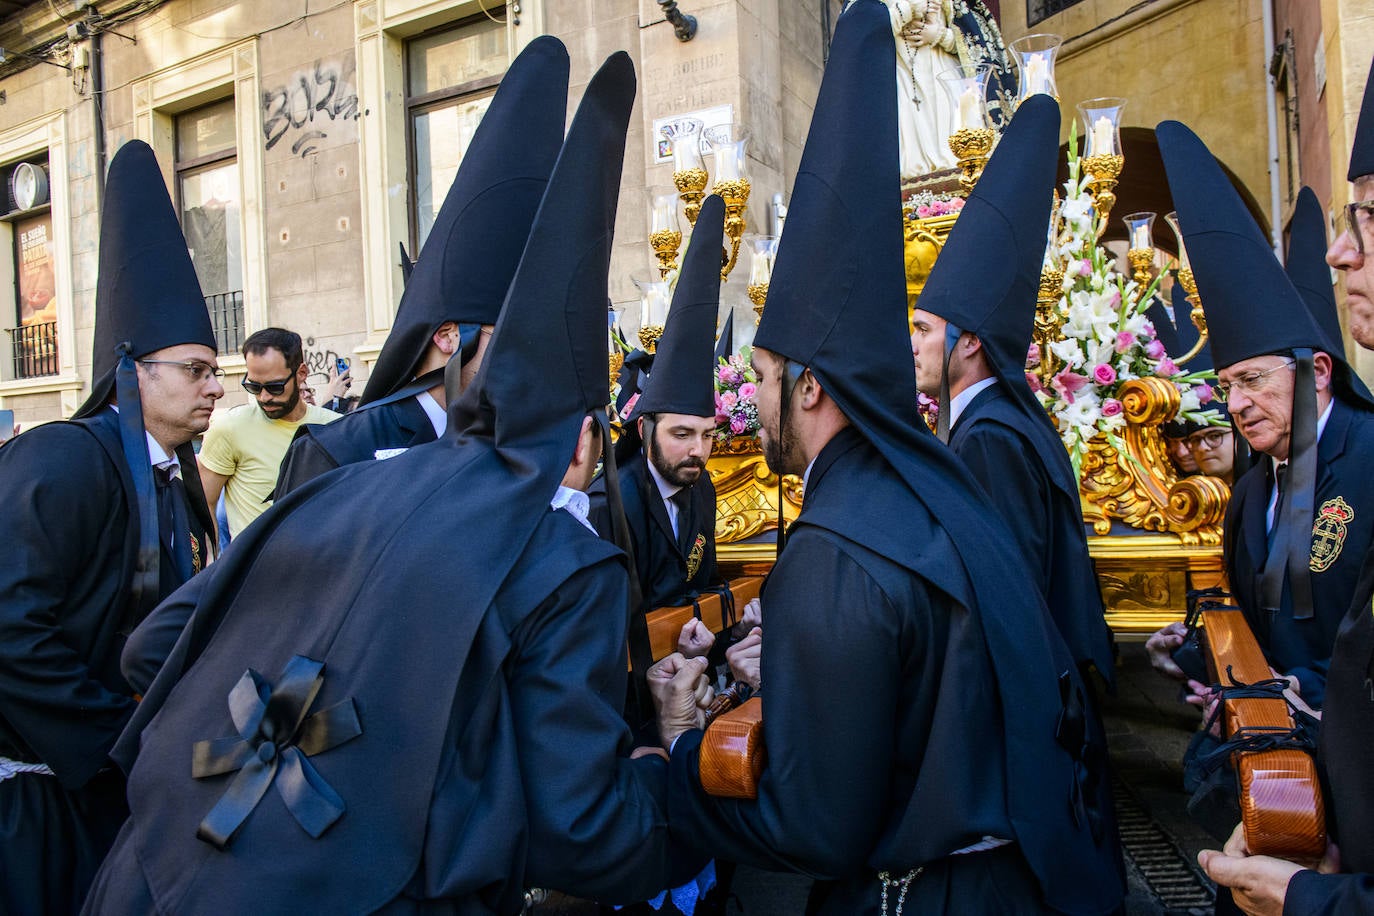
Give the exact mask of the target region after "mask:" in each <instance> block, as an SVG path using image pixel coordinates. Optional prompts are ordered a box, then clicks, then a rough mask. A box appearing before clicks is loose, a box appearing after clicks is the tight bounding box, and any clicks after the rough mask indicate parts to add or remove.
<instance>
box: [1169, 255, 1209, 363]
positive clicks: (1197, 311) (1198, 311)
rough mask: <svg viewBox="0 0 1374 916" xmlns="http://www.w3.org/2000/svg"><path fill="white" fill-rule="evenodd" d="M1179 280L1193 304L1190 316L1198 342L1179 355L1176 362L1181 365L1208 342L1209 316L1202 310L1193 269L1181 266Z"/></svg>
mask: <svg viewBox="0 0 1374 916" xmlns="http://www.w3.org/2000/svg"><path fill="white" fill-rule="evenodd" d="M1178 282H1180V283H1182V284H1183V292H1184V293H1185V294H1186V298H1187V300H1188V304H1189V305H1191V306H1192V309H1191V311H1189V313H1188V317H1189V318H1191V319H1192V320H1193V325H1194V326H1195V327H1196V328H1197V332H1198V334H1197V343H1195V344H1193V346H1192V349H1190V350H1189V351H1188V352H1187V353H1185V354H1183V355H1182V356H1181V357H1179V358H1178V359H1177V360H1175V362H1177V363H1179V364H1180V365H1181V364H1183V363H1186V362H1188V360H1190V359H1192V358H1193V357H1194V356H1197V355H1198V352H1199V351H1200V350H1201V349H1202V348H1203V346H1204V345H1205V344H1206V343H1207V316H1206V314H1204V313H1203V311H1202V298H1201V297H1200V296H1198V294H1197V280H1195V279H1194V278H1193V271H1192V270H1191V269H1190V268H1187V267H1180V268H1179V270H1178Z"/></svg>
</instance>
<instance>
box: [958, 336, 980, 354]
mask: <svg viewBox="0 0 1374 916" xmlns="http://www.w3.org/2000/svg"><path fill="white" fill-rule="evenodd" d="M959 349H960V350H961V351H962V352H963V356H964V358H965V359H968V358H970V357H973V356H976V355H977V354H978V352H979V351H980V350H982V349H983V341H982V340H981V339H979V337H978V335H977V334H974V333H973V332H971V331H965V332H964V333H962V334H960V335H959Z"/></svg>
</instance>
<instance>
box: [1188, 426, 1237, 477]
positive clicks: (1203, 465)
mask: <svg viewBox="0 0 1374 916" xmlns="http://www.w3.org/2000/svg"><path fill="white" fill-rule="evenodd" d="M1183 441H1184V442H1185V443H1186V444H1187V446H1188V452H1189V454H1190V455H1192V457H1193V461H1195V462H1196V463H1197V466H1198V469H1199V470H1200V471H1201V472H1202V473H1203V474H1206V475H1207V476H1208V477H1216V478H1219V479H1221V480H1224V481H1226V483H1228V484H1230V483H1234V482H1235V481H1234V480H1233V477H1232V469H1233V468H1234V467H1235V460H1236V454H1235V436H1233V435H1232V433H1231V427H1229V426H1225V427H1205V428H1203V429H1199V430H1197V431H1196V432H1193V433H1189V434H1188V436H1187V437H1186V438H1185V439H1184V440H1183Z"/></svg>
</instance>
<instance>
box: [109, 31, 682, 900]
mask: <svg viewBox="0 0 1374 916" xmlns="http://www.w3.org/2000/svg"><path fill="white" fill-rule="evenodd" d="M633 100H634V71H633V68H632V65H631V64H630V60H629V57H628V56H626V55H625V54H624V53H617V54H615V55H613V56H612V57H611V58H609V59H608V61H607V62H606V64H605V65H603V66H602V68H601V70H600V71H599V72H598V73H597V74H596V75H595V76H594V77H593V78H592V80H591V82H590V83H589V84H588V86H587V89H586V93H585V95H584V96H583V99H582V103H581V105H580V106H579V109H578V113H577V116H576V117H575V118H574V120H573V123H572V127H571V129H570V131H569V134H568V139H567V142H566V144H565V145H564V147H563V151H562V153H561V154H560V156H559V158H558V162H557V164H556V166H555V168H554V172H553V180H551V181H550V182H549V185H548V188H547V190H546V193H545V195H544V200H543V202H542V204H541V206H540V208H539V212H538V214H537V216H536V218H535V222H534V227H533V230H532V231H531V234H530V240H529V243H528V245H527V247H526V251H525V255H524V257H523V258H522V260H521V263H520V268H519V270H518V271H517V275H516V277H515V279H514V281H513V283H512V284H511V287H510V291H509V293H508V294H507V305H506V308H505V310H504V313H503V314H502V316H501V318H500V320H499V321H498V323H497V327H496V330H495V333H494V335H493V339H492V343H491V352H490V354H489V356H490V358H489V359H488V360H486V361H485V362H484V364H483V366H482V368H481V370H480V371H479V373H478V376H477V378H476V380H475V381H474V383H473V385H472V386H470V387H469V389H468V391H467V392H466V393H465V395H464V396H463V398H462V399H461V400H459V401H458V402H455V404H454V405H452V406H451V407H450V410H449V416H450V419H451V421H452V422H450V423H449V425H448V428H447V429H446V431H445V433H444V435H443V436H442V437H441V438H440V439H438V440H437V441H435V442H432V443H427V444H425V445H422V446H417V447H416V448H413V449H410V450H408V451H407V452H406V453H405V454H404V455H400V456H397V457H396V458H393V459H390V460H388V461H384V462H362V463H359V464H356V465H353V466H350V467H347V468H343V469H341V470H339V471H338V472H337V473H334V474H330V475H327V476H326V477H324V478H321V479H319V480H316V481H313V482H311V483H310V484H308V485H307V486H305V487H302V488H300V490H298V491H296V492H293V493H292V494H290V495H289V496H288V497H286V499H284V500H283V501H282V502H280V503H278V504H277V505H276V506H274V507H273V508H272V509H270V510H269V511H268V512H267V513H265V514H264V515H263V516H262V518H260V519H259V520H258V523H257V524H255V525H253V526H252V527H251V528H250V529H249V530H248V531H247V532H245V534H244V535H242V536H241V537H240V538H239V539H237V540H235V542H234V544H233V549H232V550H231V551H230V552H229V553H228V554H227V555H226V559H225V562H224V563H223V564H221V565H222V567H223V568H224V571H223V573H222V574H218V575H215V576H211V577H207V578H208V579H209V581H208V582H207V583H206V584H205V585H204V586H203V587H202V588H199V589H194V590H191V589H188V590H187V591H194V592H196V595H195V600H196V601H197V607H196V611H195V616H194V617H193V618H192V620H191V623H190V624H189V625H188V626H187V628H186V630H185V633H184V635H183V637H182V638H181V640H180V641H179V642H178V643H177V646H176V649H175V651H174V653H173V655H172V656H171V658H169V659H168V661H167V664H166V665H165V666H164V667H163V669H162V671H161V672H160V674H159V675H158V678H157V680H156V682H155V683H154V684H153V685H152V688H151V690H150V691H149V693H148V695H147V696H146V697H145V699H144V701H143V704H142V706H141V707H140V710H139V716H138V717H137V718H136V719H135V721H134V723H133V725H132V726H131V727H130V729H129V730H128V731H127V732H126V733H125V735H124V737H123V741H122V743H121V745H120V748H119V750H118V752H117V753H118V755H119V759H120V761H121V763H122V764H123V765H125V766H127V767H131V775H130V781H129V803H130V809H131V816H130V819H129V822H128V824H127V825H126V827H125V829H124V830H123V832H122V833H121V835H120V838H119V840H118V842H117V843H116V845H115V848H114V850H113V851H112V853H111V855H110V857H109V858H108V859H107V860H106V863H105V865H104V866H103V868H102V870H101V873H100V876H99V877H98V878H97V881H96V884H95V886H94V887H93V889H92V893H91V897H90V900H89V901H88V903H87V911H88V912H90V913H134V912H137V913H146V912H150V911H152V910H154V909H157V910H161V911H173V910H175V911H187V912H193V911H204V910H207V909H210V908H214V909H219V910H224V911H227V912H249V911H252V912H287V911H294V910H295V909H297V908H298V907H299V906H300V905H301V904H302V902H305V903H306V904H307V905H308V906H309V908H310V909H312V910H314V911H318V912H373V911H377V910H385V911H386V912H400V913H418V912H425V913H435V912H445V913H464V914H468V913H473V914H476V913H499V914H514V913H517V912H519V911H520V909H521V904H522V897H523V894H522V892H523V891H524V889H525V888H527V887H529V886H530V885H532V884H533V885H539V886H542V887H553V888H557V889H560V890H566V891H569V892H573V893H577V894H579V895H582V896H589V897H600V898H606V899H609V900H611V901H619V902H623V901H626V900H630V899H645V898H647V897H648V896H650V895H651V894H653V893H654V892H655V891H656V890H657V889H659V888H661V887H664V886H667V885H668V884H670V883H674V881H673V879H674V878H676V879H677V881H678V882H680V881H681V880H682V878H683V877H686V876H688V875H690V874H692V873H693V867H700V865H701V862H700V861H699V860H697V861H693V860H692V859H691V858H690V857H686V856H680V855H678V856H675V855H673V854H672V853H671V852H670V846H669V842H668V830H667V823H666V820H665V818H664V811H663V808H664V790H665V788H666V786H665V782H666V780H665V765H664V762H663V760H662V759H660V758H657V757H652V756H650V757H642V758H640V759H633V760H632V759H627V758H625V757H622V756H620V754H621V752H623V751H628V750H629V748H628V747H627V745H628V739H629V733H628V730H627V729H626V728H625V726H624V724H623V723H622V722H621V720H620V712H619V704H620V700H621V691H622V689H623V685H624V664H625V661H624V659H625V654H624V653H625V625H626V621H627V619H628V608H627V607H626V582H627V578H626V571H625V566H624V558H623V557H622V556H621V555H620V553H619V551H617V550H616V548H615V547H614V546H612V545H611V544H609V543H608V542H607V541H605V540H603V539H601V538H599V537H597V536H596V534H595V533H594V532H593V531H592V530H591V527H590V525H589V524H588V523H587V522H586V517H585V516H586V495H585V493H583V492H582V490H583V489H584V488H585V487H586V486H587V485H588V484H589V483H590V481H591V478H592V472H593V470H594V468H595V465H596V462H597V460H598V457H599V454H600V442H601V441H602V440H601V438H600V437H601V433H600V429H601V423H600V422H598V417H600V416H604V413H603V412H604V408H605V405H606V402H607V400H608V391H607V385H606V355H605V324H604V322H605V314H604V311H603V310H604V307H605V295H606V278H607V271H608V269H609V263H610V251H611V236H612V231H613V228H614V223H615V209H616V208H615V204H616V197H617V191H618V188H619V180H620V175H621V167H622V157H623V153H624V142H625V132H626V128H627V126H628V123H629V117H630V110H631V106H632V103H633ZM570 239H571V240H575V241H574V243H572V244H570V243H569V240H570ZM602 422H604V421H602ZM360 500H362V501H364V502H365V503H366V505H365V506H363V507H362V509H363V511H360ZM493 525H497V526H499V528H500V530H499V536H498V532H495V531H493V530H492V526H493ZM322 526H323V528H324V529H326V530H343V529H345V528H347V529H349V530H350V532H351V535H350V536H349V537H346V538H334V539H328V540H327V541H325V542H324V543H323V544H321V542H320V541H319V538H318V537H316V536H315V534H314V532H317V531H319V530H321V527H322ZM436 543H438V544H447V545H449V546H450V547H451V549H450V550H448V551H447V555H446V559H445V562H444V563H443V564H440V565H439V566H437V567H436V566H435V564H434V563H433V560H432V552H433V548H434V545H435V544H436ZM218 569H219V568H218V567H217V569H216V571H217V572H218ZM339 570H346V571H347V572H346V573H345V574H342V575H340V574H339ZM287 571H289V574H286V573H287ZM178 600H185V599H184V595H183V597H182V598H180V599H178ZM283 606H286V607H309V608H310V613H301V614H293V615H287V616H285V617H284V616H283V615H282V614H281V613H280V608H281V607H283ZM245 669H246V670H245ZM699 670H700V665H699V664H698V665H695V666H693V667H690V668H689V669H688V670H687V672H686V675H687V676H690V677H695V676H697V674H698V673H699ZM224 736H229V737H224ZM207 739H208V740H207ZM216 739H220V740H216ZM188 762H189V763H190V764H191V766H190V768H189V770H188V766H187V764H188ZM273 783H275V784H276V791H269V789H270V788H271V785H272V784H273ZM679 863H680V864H681V865H682V866H683V868H684V869H685V870H686V875H682V876H679V875H677V874H676V873H675V872H674V869H673V866H674V865H677V864H679Z"/></svg>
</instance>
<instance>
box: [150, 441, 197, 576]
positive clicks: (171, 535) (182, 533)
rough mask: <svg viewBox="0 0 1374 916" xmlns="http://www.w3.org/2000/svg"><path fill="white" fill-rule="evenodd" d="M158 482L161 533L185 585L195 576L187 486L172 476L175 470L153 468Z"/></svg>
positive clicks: (178, 478) (158, 520)
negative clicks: (187, 506) (187, 504)
mask: <svg viewBox="0 0 1374 916" xmlns="http://www.w3.org/2000/svg"><path fill="white" fill-rule="evenodd" d="M153 479H154V480H155V481H156V482H157V529H158V537H159V538H160V539H161V541H162V544H163V546H164V547H166V548H167V552H168V553H169V554H170V555H171V556H172V559H173V560H174V561H175V563H176V569H177V575H178V577H179V578H180V580H181V581H182V582H185V581H186V580H188V579H190V578H191V576H193V575H194V574H195V561H194V560H193V558H192V549H191V523H190V513H189V512H187V509H186V485H185V484H184V483H182V482H181V478H180V477H173V476H172V468H171V467H165V468H153Z"/></svg>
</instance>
